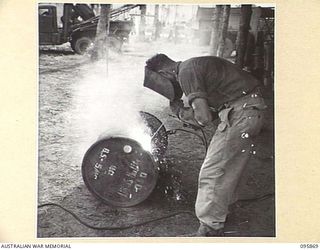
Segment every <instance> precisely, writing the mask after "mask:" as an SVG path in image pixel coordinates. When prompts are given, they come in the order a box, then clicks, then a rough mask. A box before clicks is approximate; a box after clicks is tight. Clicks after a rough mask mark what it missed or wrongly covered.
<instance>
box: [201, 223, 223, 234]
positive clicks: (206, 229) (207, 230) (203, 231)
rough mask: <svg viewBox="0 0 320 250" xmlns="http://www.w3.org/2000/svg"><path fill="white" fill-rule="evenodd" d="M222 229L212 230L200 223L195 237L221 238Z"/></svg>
mask: <svg viewBox="0 0 320 250" xmlns="http://www.w3.org/2000/svg"><path fill="white" fill-rule="evenodd" d="M223 236H224V231H223V228H219V229H213V228H211V227H209V226H208V225H206V224H203V223H200V226H199V229H198V231H197V233H196V237H223Z"/></svg>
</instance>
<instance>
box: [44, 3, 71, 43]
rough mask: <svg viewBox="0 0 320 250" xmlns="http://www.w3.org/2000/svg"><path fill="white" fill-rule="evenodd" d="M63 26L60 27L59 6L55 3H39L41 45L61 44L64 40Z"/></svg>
mask: <svg viewBox="0 0 320 250" xmlns="http://www.w3.org/2000/svg"><path fill="white" fill-rule="evenodd" d="M62 38H63V30H62V28H59V29H58V22H57V8H56V6H54V5H39V42H40V44H41V45H59V44H63V43H65V42H67V41H68V40H67V39H66V40H64V39H62Z"/></svg>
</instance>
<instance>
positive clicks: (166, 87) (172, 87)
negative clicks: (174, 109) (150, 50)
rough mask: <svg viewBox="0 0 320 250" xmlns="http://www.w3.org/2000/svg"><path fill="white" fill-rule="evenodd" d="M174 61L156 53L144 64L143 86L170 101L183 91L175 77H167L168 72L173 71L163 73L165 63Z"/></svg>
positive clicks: (178, 96)
mask: <svg viewBox="0 0 320 250" xmlns="http://www.w3.org/2000/svg"><path fill="white" fill-rule="evenodd" d="M175 63H176V62H175V61H173V60H171V59H170V58H169V57H167V56H166V55H164V54H157V55H156V56H154V57H152V58H151V59H149V60H148V61H147V62H146V64H147V65H146V66H145V71H144V83H143V86H144V87H147V88H149V89H151V90H153V91H155V92H157V93H158V94H160V95H162V96H164V97H166V98H168V99H169V100H170V101H174V100H177V99H180V98H181V97H182V94H183V92H182V90H181V87H180V85H179V83H178V81H177V80H176V79H175V78H176V77H168V75H170V74H171V75H173V74H174V72H171V73H170V74H164V72H165V71H166V69H165V68H166V65H168V64H175ZM162 72H163V73H162Z"/></svg>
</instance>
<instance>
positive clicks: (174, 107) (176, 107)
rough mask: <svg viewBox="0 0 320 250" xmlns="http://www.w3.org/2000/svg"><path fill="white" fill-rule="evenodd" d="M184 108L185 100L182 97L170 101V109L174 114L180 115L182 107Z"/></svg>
mask: <svg viewBox="0 0 320 250" xmlns="http://www.w3.org/2000/svg"><path fill="white" fill-rule="evenodd" d="M182 108H184V105H183V101H182V100H181V99H179V100H175V101H170V109H171V112H172V113H173V114H175V115H176V116H177V117H179V112H180V109H182Z"/></svg>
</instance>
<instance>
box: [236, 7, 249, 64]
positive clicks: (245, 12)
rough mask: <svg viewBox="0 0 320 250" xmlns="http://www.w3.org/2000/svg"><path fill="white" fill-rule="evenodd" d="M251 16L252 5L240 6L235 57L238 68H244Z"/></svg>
mask: <svg viewBox="0 0 320 250" xmlns="http://www.w3.org/2000/svg"><path fill="white" fill-rule="evenodd" d="M251 14H252V5H251V4H243V5H241V17H240V23H239V31H238V37H237V43H236V50H237V57H236V64H237V65H238V66H239V67H240V68H243V67H244V60H245V55H246V51H247V44H248V34H249V29H250V20H251Z"/></svg>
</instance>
